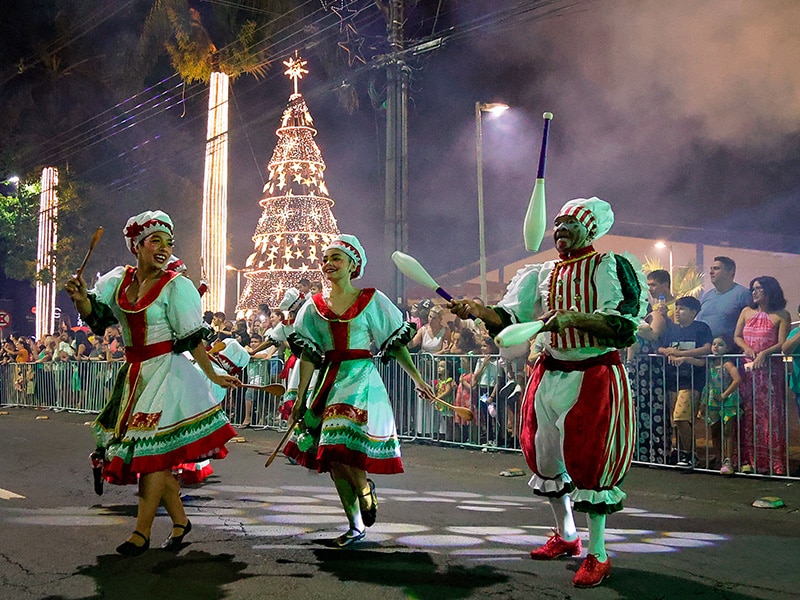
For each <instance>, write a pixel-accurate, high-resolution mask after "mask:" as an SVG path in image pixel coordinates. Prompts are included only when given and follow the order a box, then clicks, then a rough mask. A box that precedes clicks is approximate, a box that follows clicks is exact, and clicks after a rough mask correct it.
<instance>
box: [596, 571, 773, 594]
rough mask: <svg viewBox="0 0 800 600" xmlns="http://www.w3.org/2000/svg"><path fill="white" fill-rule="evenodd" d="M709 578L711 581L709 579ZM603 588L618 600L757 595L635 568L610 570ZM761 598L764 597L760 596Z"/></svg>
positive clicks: (729, 587) (710, 577)
mask: <svg viewBox="0 0 800 600" xmlns="http://www.w3.org/2000/svg"><path fill="white" fill-rule="evenodd" d="M709 579H713V577H712V576H709ZM602 587H605V588H609V589H612V590H615V591H616V592H618V593H619V595H620V598H625V599H628V600H641V599H642V598H648V599H649V600H677V599H684V598H691V599H692V600H756V596H748V595H746V594H740V593H738V592H736V591H734V590H732V589H731V586H723V585H715V584H714V583H702V582H699V581H693V580H690V579H684V578H681V577H676V576H673V575H664V574H661V573H654V572H652V571H637V570H635V569H617V568H614V569H613V570H612V571H611V577H609V578H608V579H607V580H605V581H604V582H603V584H602ZM762 597H763V596H762Z"/></svg>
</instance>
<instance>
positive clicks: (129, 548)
mask: <svg viewBox="0 0 800 600" xmlns="http://www.w3.org/2000/svg"><path fill="white" fill-rule="evenodd" d="M131 535H132V536H133V535H138V536H139V537H140V538H142V539H143V540H144V544H142V545H141V546H137V545H136V544H134V543H133V542H131V541H125V542H122V543H121V544H120V545H119V546H117V552H118V553H119V554H122V556H141V555H142V554H144V553H145V552H147V550H148V549H149V548H150V538H148V537H145V535H144V534H143V533H142V532H140V531H134V532H133V533H132V534H131Z"/></svg>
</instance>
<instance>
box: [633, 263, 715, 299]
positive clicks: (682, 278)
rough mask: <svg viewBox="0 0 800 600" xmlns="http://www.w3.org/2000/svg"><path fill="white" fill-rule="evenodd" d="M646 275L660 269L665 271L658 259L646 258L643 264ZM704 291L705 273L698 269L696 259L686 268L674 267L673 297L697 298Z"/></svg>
mask: <svg viewBox="0 0 800 600" xmlns="http://www.w3.org/2000/svg"><path fill="white" fill-rule="evenodd" d="M642 268H643V269H644V272H645V274H647V273H650V272H651V271H656V270H658V269H663V268H664V267H663V266H662V265H661V260H660V259H658V258H651V257H649V256H645V257H644V263H643V264H642ZM702 291H703V273H702V272H701V271H699V270H698V269H697V263H696V262H695V260H694V259H692V260H690V261H689V262H688V263H687V264H686V265H685V266H682V267H673V273H672V295H673V296H675V297H676V298H681V297H682V296H694V297H695V298H696V297H698V296H699V295H700V292H702Z"/></svg>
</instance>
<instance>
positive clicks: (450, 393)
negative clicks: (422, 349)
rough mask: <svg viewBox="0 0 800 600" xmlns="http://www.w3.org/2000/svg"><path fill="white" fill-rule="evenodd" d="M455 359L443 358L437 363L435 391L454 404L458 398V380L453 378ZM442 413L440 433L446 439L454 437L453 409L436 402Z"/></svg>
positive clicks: (437, 394)
mask: <svg viewBox="0 0 800 600" xmlns="http://www.w3.org/2000/svg"><path fill="white" fill-rule="evenodd" d="M453 365H454V362H453V359H451V358H449V359H442V360H439V362H438V363H437V365H436V382H435V385H434V388H433V389H434V392H436V397H437V398H439V399H440V400H444V401H445V402H447V403H448V404H453V402H454V401H455V398H456V382H455V379H453ZM434 406H435V407H436V409H437V410H438V411H439V413H440V417H441V418H440V420H439V434H440V435H442V436H443V437H444V439H446V440H451V439H453V435H452V433H453V410H452V409H450V408H447V407H446V406H444V405H442V404H435V405H434Z"/></svg>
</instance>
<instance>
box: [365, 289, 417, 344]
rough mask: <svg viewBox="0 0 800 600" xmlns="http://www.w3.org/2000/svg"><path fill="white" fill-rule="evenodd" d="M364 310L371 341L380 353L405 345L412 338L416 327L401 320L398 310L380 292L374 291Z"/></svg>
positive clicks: (401, 314)
mask: <svg viewBox="0 0 800 600" xmlns="http://www.w3.org/2000/svg"><path fill="white" fill-rule="evenodd" d="M366 310H367V311H368V312H367V317H368V319H369V328H370V335H371V336H372V341H373V342H375V345H376V346H377V347H378V348H379V349H380V350H381V352H384V353H386V351H387V350H389V349H390V348H391V347H392V346H398V345H406V344H408V342H410V341H411V339H412V338H413V337H414V334H415V333H416V327H414V325H413V324H411V323H408V322H406V321H404V320H403V313H402V312H400V309H399V308H397V307H396V306H395V305H394V303H393V302H392V301H391V300H389V298H388V296H386V294H384V293H383V292H381V291H380V290H375V294H374V295H373V296H372V300H371V301H370V303H369V306H368V307H367V309H366Z"/></svg>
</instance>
